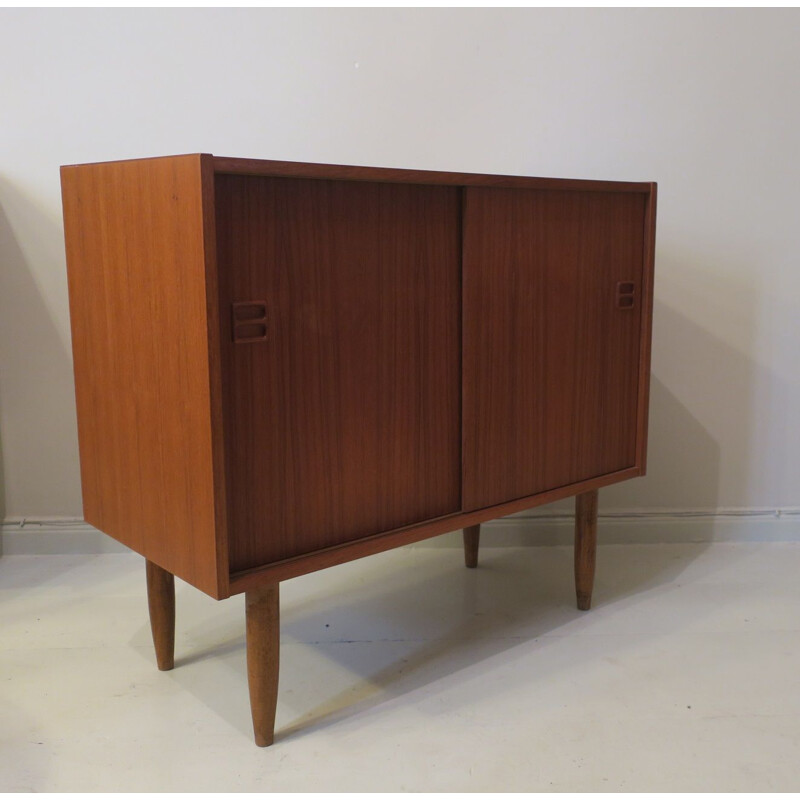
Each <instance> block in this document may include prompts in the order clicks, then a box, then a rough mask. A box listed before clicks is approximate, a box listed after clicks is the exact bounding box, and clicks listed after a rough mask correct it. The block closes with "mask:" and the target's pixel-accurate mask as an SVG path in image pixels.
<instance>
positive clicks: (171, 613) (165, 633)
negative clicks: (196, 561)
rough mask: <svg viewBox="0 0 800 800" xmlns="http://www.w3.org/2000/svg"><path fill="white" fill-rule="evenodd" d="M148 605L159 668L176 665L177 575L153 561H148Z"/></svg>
mask: <svg viewBox="0 0 800 800" xmlns="http://www.w3.org/2000/svg"><path fill="white" fill-rule="evenodd" d="M146 566H147V605H148V606H149V607H150V629H151V630H152V631H153V644H154V645H155V648H156V662H157V663H158V668H159V669H163V670H168V669H172V668H173V667H174V666H175V576H174V575H173V574H172V573H171V572H167V571H166V570H165V569H162V568H161V567H159V566H158V564H154V563H153V562H152V561H148V562H147V565H146Z"/></svg>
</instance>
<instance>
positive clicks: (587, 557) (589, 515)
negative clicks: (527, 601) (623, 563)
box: [575, 489, 597, 611]
mask: <svg viewBox="0 0 800 800" xmlns="http://www.w3.org/2000/svg"><path fill="white" fill-rule="evenodd" d="M596 552H597V490H596V489H595V490H594V491H592V492H584V493H583V494H579V495H578V496H577V497H576V498H575V595H576V597H577V601H578V608H579V609H580V610H581V611H588V610H589V609H590V608H591V606H592V588H593V586H594V567H595V558H596V556H595V554H596Z"/></svg>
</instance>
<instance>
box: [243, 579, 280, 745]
mask: <svg viewBox="0 0 800 800" xmlns="http://www.w3.org/2000/svg"><path fill="white" fill-rule="evenodd" d="M245 615H246V620H247V683H248V686H249V688H250V710H251V712H252V715H253V733H254V734H255V740H256V744H257V745H258V746H259V747H267V746H268V745H271V744H272V742H273V738H274V733H275V710H276V707H277V704H278V672H279V666H280V640H281V629H280V601H279V587H278V584H277V583H272V584H267V585H266V586H261V587H259V588H258V589H255V590H253V591H249V592H247V594H246V595H245Z"/></svg>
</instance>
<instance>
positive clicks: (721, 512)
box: [0, 508, 800, 556]
mask: <svg viewBox="0 0 800 800" xmlns="http://www.w3.org/2000/svg"><path fill="white" fill-rule="evenodd" d="M481 529H482V532H483V534H484V535H483V536H482V537H481V539H482V540H481V544H482V546H484V547H525V546H542V545H566V544H570V543H571V542H572V515H571V514H569V513H558V514H552V513H551V514H544V513H535V512H526V513H524V514H517V515H515V516H512V517H505V518H504V519H497V520H493V521H492V522H487V523H484V524H483V525H482V526H481ZM598 538H599V541H600V544H666V543H680V542H800V508H782V509H768V508H727V509H713V510H712V509H683V510H677V511H676V510H667V509H663V510H658V509H656V510H652V509H651V510H646V511H645V510H622V511H609V512H604V513H602V514H600V516H599V519H598ZM411 546H412V547H460V546H461V535H460V533H459V532H458V531H456V532H455V533H448V534H445V535H444V536H437V537H435V538H433V539H428V540H426V541H424V542H420V543H419V544H415V545H411ZM0 552H1V553H2V554H3V555H7V556H10V555H71V554H97V553H126V552H130V551H129V550H128V548H126V547H125V546H124V545H121V544H119V543H118V542H116V541H114V540H113V539H111V538H110V537H109V536H106V535H105V534H102V533H100V531H98V530H97V529H96V528H93V527H92V526H91V525H89V524H87V523H86V522H84V521H83V520H81V519H77V518H64V517H39V518H30V517H26V518H16V519H14V518H12V519H6V520H4V521H3V523H2V525H1V526H0Z"/></svg>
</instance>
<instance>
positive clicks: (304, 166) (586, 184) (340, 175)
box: [62, 154, 655, 193]
mask: <svg viewBox="0 0 800 800" xmlns="http://www.w3.org/2000/svg"><path fill="white" fill-rule="evenodd" d="M159 158H175V159H178V158H181V159H182V158H195V159H202V160H204V161H206V162H207V163H208V164H209V165H210V166H211V167H212V168H213V171H214V172H215V173H223V174H228V175H261V176H271V177H284V178H317V179H327V180H355V181H380V182H386V183H419V184H441V185H448V186H486V187H497V188H519V189H555V190H559V189H560V190H570V189H573V190H582V191H597V192H601V191H602V192H642V193H650V192H651V191H653V189H654V187H655V183H651V182H629V181H605V180H578V179H573V178H539V177H529V176H523V175H493V174H484V173H475V172H439V171H435V170H416V169H397V168H394V167H365V166H351V165H344V164H314V163H307V162H302V161H271V160H266V159H252V158H227V157H221V156H212V155H209V154H191V155H181V156H160V157H159ZM151 160H153V159H126V161H127V162H133V161H151ZM114 163H125V162H114V161H108V162H96V163H94V164H72V165H67V166H64V167H62V169H72V168H80V167H88V166H99V165H100V164H114Z"/></svg>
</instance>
